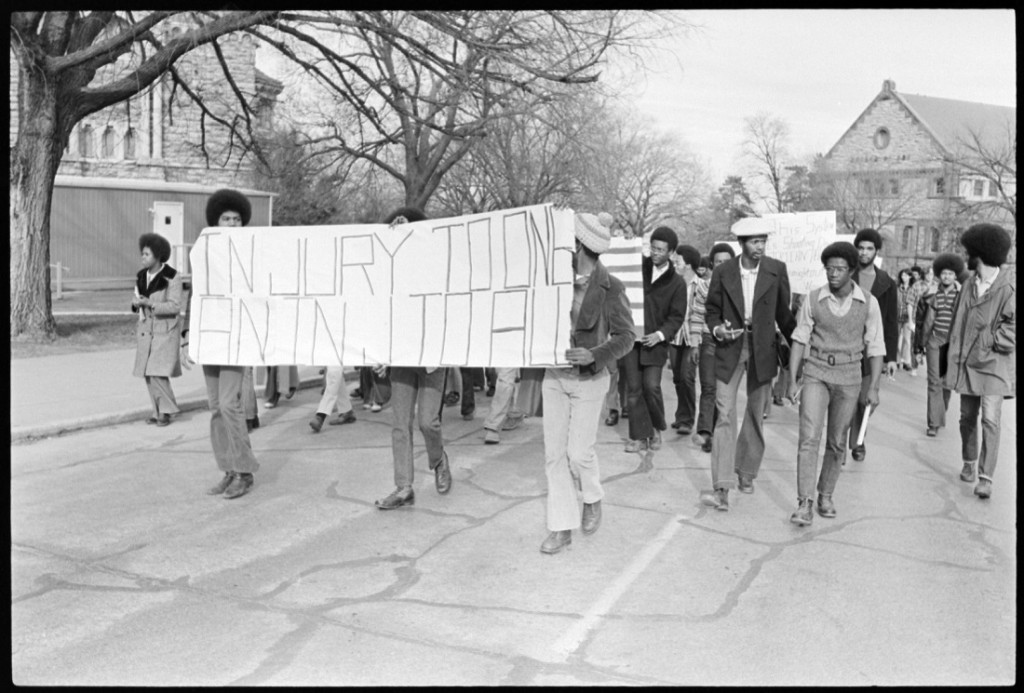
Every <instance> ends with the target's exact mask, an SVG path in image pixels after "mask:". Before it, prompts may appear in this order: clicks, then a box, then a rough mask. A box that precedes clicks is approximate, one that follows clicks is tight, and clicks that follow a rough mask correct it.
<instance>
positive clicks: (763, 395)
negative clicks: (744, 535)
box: [702, 219, 796, 510]
mask: <svg viewBox="0 0 1024 693" xmlns="http://www.w3.org/2000/svg"><path fill="white" fill-rule="evenodd" d="M744 222H747V223H744ZM751 222H755V223H751ZM756 222H757V220H756V219H741V220H740V221H739V222H737V224H736V225H734V226H733V233H734V234H735V235H736V238H737V240H739V242H740V246H741V250H742V253H741V255H740V256H739V257H738V258H735V259H733V260H729V261H728V262H725V263H723V264H722V265H720V266H719V267H717V268H716V269H715V270H714V272H712V274H711V285H710V287H708V297H707V302H706V305H705V320H706V321H707V324H708V329H710V330H711V334H712V336H713V337H714V338H715V340H716V342H717V343H716V346H715V377H716V378H717V380H718V382H717V384H716V388H715V406H716V408H717V410H718V421H717V422H716V424H715V431H714V447H713V449H712V451H711V480H712V484H713V487H714V493H713V495H712V496H709V497H705V498H703V499H702V502H704V503H705V504H706V505H711V506H713V507H715V508H717V509H718V510H728V509H729V489H730V488H731V487H732V486H733V481H732V480H731V478H729V477H730V476H731V475H732V473H735V474H736V475H737V478H738V483H739V490H740V491H741V492H743V493H753V492H754V479H755V478H756V477H757V472H758V470H759V469H760V467H761V459H762V457H764V408H765V404H766V403H767V401H768V398H769V397H770V396H771V386H772V378H774V377H775V374H776V373H777V372H778V368H779V364H778V356H777V355H776V351H775V326H776V324H777V325H778V326H779V329H780V330H781V331H782V335H783V336H784V337H785V338H786V339H787V340H788V339H789V338H790V335H791V334H792V333H793V328H794V327H795V325H796V321H795V320H794V319H793V313H792V311H791V310H790V294H789V273H788V272H787V270H786V263H784V262H782V261H780V260H775V259H773V258H770V257H766V256H765V255H764V251H765V245H766V243H767V241H768V235H769V233H770V232H771V229H772V227H771V226H769V225H766V224H759V223H756ZM744 374H745V375H746V376H747V407H746V413H745V414H744V417H743V425H742V426H741V427H740V430H739V438H737V436H736V429H737V411H736V407H737V393H738V391H739V387H740V379H741V378H742V377H743V376H744Z"/></svg>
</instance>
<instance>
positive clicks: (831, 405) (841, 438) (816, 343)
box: [789, 241, 885, 526]
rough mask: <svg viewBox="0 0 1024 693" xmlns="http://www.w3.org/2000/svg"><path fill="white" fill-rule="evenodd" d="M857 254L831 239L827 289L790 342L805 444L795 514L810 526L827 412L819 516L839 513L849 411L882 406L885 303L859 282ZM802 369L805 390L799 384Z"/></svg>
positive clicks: (825, 260) (815, 297)
mask: <svg viewBox="0 0 1024 693" xmlns="http://www.w3.org/2000/svg"><path fill="white" fill-rule="evenodd" d="M857 262H858V254H857V251H856V250H855V249H854V247H853V246H852V245H850V244H849V243H847V242H846V241H839V242H837V243H832V244H830V245H828V246H826V247H825V249H824V250H823V251H822V253H821V264H823V265H824V266H825V277H826V279H827V281H828V283H827V284H826V285H825V286H821V287H818V288H816V289H812V290H811V291H810V292H809V293H808V294H807V297H806V299H805V300H804V301H803V303H802V304H801V305H800V309H799V311H798V313H797V326H796V329H795V330H793V336H792V339H791V340H790V343H791V345H792V346H791V349H790V353H789V397H790V400H791V401H793V402H794V403H796V401H797V399H798V397H799V401H800V442H799V443H798V445H797V456H796V466H797V509H796V511H795V512H794V513H793V515H792V516H791V517H790V518H789V519H790V522H792V523H793V524H796V525H801V526H807V525H809V524H811V521H812V520H813V518H814V512H813V509H812V503H813V501H812V494H813V492H814V488H815V486H814V481H815V477H816V476H817V472H818V449H819V447H820V446H821V429H822V426H823V424H824V422H825V414H826V412H827V413H828V432H827V434H826V438H825V457H824V459H823V460H822V462H821V476H820V477H818V484H817V491H818V514H819V515H821V516H822V517H835V516H836V506H835V504H834V503H833V502H832V492H833V491H834V490H835V487H836V482H837V481H838V480H839V473H840V471H841V470H842V466H843V459H844V458H845V457H846V435H847V429H848V428H849V427H850V415H851V412H852V411H853V410H854V408H855V407H856V406H857V402H858V400H859V401H861V402H862V403H863V404H864V405H865V406H872V405H875V404H877V403H878V381H879V380H880V379H881V377H882V359H883V358H884V357H885V338H884V336H883V327H882V316H881V311H880V310H879V308H878V300H877V299H876V298H875V297H874V296H872V295H871V294H870V293H869V292H867V291H864V290H863V289H862V288H861V287H860V286H858V285H857V283H856V282H854V281H853V276H852V273H853V270H854V268H856V267H857ZM865 356H866V357H867V361H868V366H869V368H870V373H871V375H870V379H871V380H870V383H869V386H868V389H867V391H864V390H863V389H862V388H861V361H862V360H864V357H865ZM801 366H803V375H802V377H801V380H802V392H801V390H800V388H801V383H799V382H798V377H799V374H800V367H801Z"/></svg>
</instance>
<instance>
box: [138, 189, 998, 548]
mask: <svg viewBox="0 0 1024 693" xmlns="http://www.w3.org/2000/svg"><path fill="white" fill-rule="evenodd" d="M251 214H252V207H251V204H250V202H249V200H248V199H247V198H246V196H245V195H244V194H242V193H241V192H239V191H236V190H230V189H224V190H218V191H217V192H215V193H214V194H213V195H211V197H210V198H209V200H208V203H207V208H206V221H207V225H208V226H245V225H247V224H248V223H249V219H250V217H251ZM424 219H426V216H425V214H424V213H423V212H422V211H421V210H419V209H415V208H409V207H405V208H400V209H397V210H395V211H394V212H392V213H391V214H389V215H388V216H387V217H386V218H384V219H383V220H382V221H383V223H385V224H388V225H390V226H392V227H393V226H396V225H399V224H404V223H414V222H417V221H422V220H424ZM612 226H613V224H612V218H611V216H610V215H608V214H606V213H600V214H589V213H576V214H575V219H574V233H575V238H576V240H575V249H574V252H573V256H572V267H573V272H574V283H573V301H572V305H571V308H570V311H569V315H568V316H566V317H567V319H568V321H569V322H568V324H569V326H570V345H569V348H568V350H567V351H566V353H565V360H566V361H567V364H568V365H566V366H563V367H554V368H546V369H508V368H506V369H496V370H494V369H477V368H461V369H459V368H443V367H410V366H398V365H395V366H391V365H389V364H379V365H377V366H374V367H362V368H360V378H359V385H358V389H357V390H356V392H355V393H354V394H355V395H356V396H357V397H361V398H362V400H363V407H364V409H365V410H366V411H369V412H370V413H373V414H376V413H380V412H382V410H384V409H385V407H387V408H389V409H390V415H391V418H392V436H391V440H392V452H393V461H394V489H393V490H392V491H391V492H390V493H389V494H387V495H385V496H384V497H382V498H380V499H378V500H377V501H376V506H377V507H378V508H380V509H381V510H391V509H395V508H400V507H402V506H405V505H412V504H414V503H415V490H414V479H413V477H414V465H413V453H414V438H413V423H414V421H415V422H416V424H417V427H418V428H419V430H420V433H421V434H422V436H423V440H424V443H425V446H426V453H427V460H428V466H429V468H430V469H431V470H432V471H433V473H434V485H435V488H436V491H437V492H438V493H440V494H446V493H448V491H449V490H450V489H451V487H452V473H451V464H452V462H451V460H450V459H449V457H448V454H447V452H446V451H445V447H444V435H443V428H442V418H443V413H444V409H445V407H446V406H453V405H455V404H458V403H460V402H461V407H460V413H461V414H462V417H463V418H464V419H472V418H473V416H474V411H475V408H476V396H475V392H476V391H477V390H478V389H479V390H480V391H483V390H484V389H485V388H486V396H488V397H490V399H491V406H490V409H489V413H488V416H487V418H486V420H485V422H484V436H483V443H484V444H492V445H493V444H499V443H500V442H501V433H502V432H504V431H509V430H513V429H515V428H516V427H517V426H518V425H519V424H520V422H521V421H522V420H523V419H524V418H525V417H527V416H537V417H540V418H541V419H542V422H543V439H544V458H545V459H544V471H545V476H546V479H547V499H546V520H547V530H548V535H547V537H546V538H545V539H544V541H543V542H542V544H541V546H540V550H541V551H542V552H544V553H548V554H553V553H557V552H559V551H561V550H562V549H563V548H564V547H566V546H568V545H569V544H570V543H571V542H572V532H573V531H574V530H576V529H580V530H581V531H582V532H583V533H584V534H592V533H593V532H595V531H596V530H597V529H598V527H599V526H600V523H601V517H602V507H601V501H602V499H603V498H604V490H603V488H602V485H601V474H600V468H599V465H598V455H597V451H596V440H597V433H598V428H599V426H600V425H601V423H602V421H603V422H604V424H605V425H608V426H617V425H619V422H620V419H627V420H628V437H627V440H626V445H625V450H626V451H627V452H642V451H644V450H645V449H649V450H658V449H660V448H661V447H662V445H664V444H665V442H666V441H665V440H664V438H663V434H665V432H666V431H667V430H668V429H669V428H670V427H671V428H672V429H674V430H675V431H676V432H677V438H678V437H679V436H688V435H691V434H693V435H694V436H696V438H697V441H696V442H697V443H698V444H699V445H700V448H701V449H702V450H703V451H704V452H707V453H710V465H709V466H710V471H711V482H712V491H711V493H707V494H704V495H702V497H701V502H702V503H703V504H705V505H707V506H710V507H713V508H716V509H717V510H720V511H728V510H729V507H730V505H729V492H730V491H731V490H733V489H737V490H738V491H739V492H741V493H754V490H755V480H756V479H757V476H758V470H759V468H760V466H761V461H762V458H763V456H764V449H765V438H764V426H765V420H766V419H767V417H768V413H769V411H770V409H771V406H772V405H773V404H774V405H781V404H783V403H784V400H786V399H788V400H789V401H790V402H791V403H793V404H794V405H798V407H799V441H798V444H797V450H796V459H797V479H796V482H797V483H796V486H797V499H796V509H795V511H794V512H793V514H792V516H791V517H790V520H791V521H792V522H793V523H795V524H797V525H802V526H806V525H810V524H811V523H812V521H813V517H814V514H815V511H816V512H817V514H818V515H820V516H821V517H824V518H834V517H836V515H837V512H838V511H837V509H836V503H835V500H834V494H835V491H836V486H837V482H838V480H839V477H840V472H841V470H842V467H843V465H845V464H846V453H847V449H848V448H849V450H850V453H851V457H852V459H853V460H855V461H860V462H863V461H864V460H865V458H866V456H867V445H866V438H867V437H868V436H867V431H870V427H869V426H868V425H867V422H868V419H869V417H870V415H871V412H872V411H873V410H874V409H875V408H877V407H879V406H883V407H884V404H882V398H881V396H880V390H881V387H882V381H883V375H885V376H886V377H887V378H888V379H890V380H891V379H893V378H895V376H896V374H897V370H898V369H899V368H902V369H904V370H905V371H908V372H909V373H910V374H911V375H915V374H916V373H917V369H918V367H919V366H920V365H921V363H922V362H923V363H924V364H926V369H927V377H928V395H927V405H926V426H925V427H924V428H925V435H927V436H935V435H938V433H939V430H940V429H941V428H943V427H944V426H945V420H946V412H947V408H948V405H949V399H950V393H951V392H953V391H955V392H957V393H958V394H959V395H960V398H959V400H960V418H959V425H960V439H961V461H962V464H963V467H962V469H961V472H960V478H961V479H963V480H964V481H965V482H975V481H976V482H977V483H976V486H975V488H974V493H975V495H976V496H978V497H979V498H981V499H987V498H989V497H990V496H991V494H992V485H993V475H994V472H995V467H996V461H997V457H998V451H999V436H1000V420H1001V408H1002V402H1003V400H1004V399H1005V398H1010V397H1013V396H1014V395H1015V393H1016V375H1015V360H1014V352H1015V349H1016V287H1015V285H1014V282H1013V279H1012V276H1011V274H1012V273H1011V272H1010V271H1009V270H1008V269H1007V267H1006V266H1005V265H1006V260H1007V256H1008V253H1009V251H1010V248H1011V246H1012V241H1011V238H1010V235H1009V233H1008V232H1007V231H1006V230H1005V229H1003V228H1001V227H1000V226H997V225H995V224H989V223H980V224H976V225H974V226H972V227H970V228H969V229H968V230H967V231H965V232H964V233H963V234H962V235H961V237H960V244H961V245H962V248H963V256H966V262H965V261H964V259H963V257H962V256H961V255H958V254H953V253H946V254H942V255H939V256H938V257H936V258H935V260H934V261H933V263H932V265H931V267H930V268H928V270H927V271H922V270H921V268H920V267H917V266H914V267H910V268H907V269H901V270H899V272H898V273H897V276H896V278H895V279H894V278H893V277H891V276H890V275H889V274H888V273H887V272H886V271H885V270H883V269H881V268H880V267H877V266H876V262H875V260H876V256H877V255H878V253H879V252H880V251H881V250H882V236H881V234H879V232H878V231H877V230H875V229H870V228H866V229H861V230H860V231H858V232H857V234H856V236H855V238H854V242H853V244H851V243H849V242H846V241H839V242H835V243H832V244H830V245H828V246H827V247H826V248H825V249H824V250H823V251H822V253H821V257H820V259H821V264H822V266H823V267H824V270H825V277H826V282H825V283H824V284H822V285H821V286H817V287H814V288H812V289H810V290H809V291H808V292H807V293H806V294H798V293H791V291H790V283H789V275H788V272H787V268H786V264H785V263H784V262H782V261H780V260H777V259H775V258H772V257H771V235H770V233H766V232H764V231H763V230H761V229H757V230H754V231H743V232H742V233H743V234H748V235H737V236H736V242H737V243H738V245H739V248H740V252H739V254H738V255H737V254H736V252H735V250H734V248H733V244H730V243H716V244H715V245H714V246H713V247H711V248H710V249H708V252H707V253H706V254H703V253H702V252H701V251H700V250H699V249H698V248H695V247H694V246H692V245H688V244H685V243H681V242H680V240H681V237H683V238H684V239H685V233H679V232H677V231H676V230H674V229H672V228H669V227H667V226H661V227H658V228H656V229H654V230H653V231H652V232H650V233H649V234H647V235H646V236H645V237H643V238H631V237H629V236H622V234H621V233H616V232H615V231H613V228H612ZM736 228H737V229H752V228H754V227H743V226H737V227H736ZM755 234H756V235H755ZM613 247H615V248H617V249H625V250H626V251H627V252H628V251H629V250H630V248H633V247H639V248H642V252H641V261H640V266H639V268H636V267H632V266H631V267H627V268H623V267H622V265H621V264H619V263H614V264H609V266H606V265H605V264H604V263H602V254H604V253H606V252H608V251H609V249H610V248H613ZM139 251H140V253H141V261H142V270H140V271H139V273H138V275H137V277H136V284H135V289H134V297H133V299H132V301H131V308H132V310H133V311H134V312H137V313H138V323H137V326H136V337H137V353H136V359H135V367H134V373H135V375H137V376H140V377H143V378H145V382H146V386H147V388H148V391H149V395H150V400H151V403H152V407H153V415H152V416H151V417H150V418H149V419H148V423H150V424H155V425H157V426H166V425H169V424H170V423H171V421H172V417H174V416H175V415H177V414H178V411H179V409H178V406H177V404H176V402H175V398H174V393H173V390H172V388H171V383H170V379H171V378H173V377H176V376H179V375H180V374H181V369H182V367H185V368H192V367H193V366H194V365H195V363H194V362H193V361H192V359H191V358H190V357H189V355H188V333H189V322H190V314H189V301H188V289H187V287H186V286H185V284H184V282H183V277H182V276H181V274H180V273H179V272H177V271H176V270H175V269H174V268H173V267H171V266H170V265H168V264H167V261H168V259H169V257H170V253H171V248H170V244H169V242H168V241H167V240H166V239H165V238H163V237H161V236H160V235H158V234H153V233H147V234H144V235H143V236H141V237H140V239H139ZM613 252H616V251H613ZM609 267H611V268H612V269H609ZM637 269H639V271H637ZM627 286H634V287H635V286H642V303H641V305H631V302H630V300H629V298H628V297H627ZM666 363H667V364H669V367H670V369H671V372H672V384H673V387H674V388H675V392H676V395H677V406H676V411H675V413H674V415H672V416H670V415H669V414H668V413H667V412H666V407H665V401H664V398H663V394H662V390H661V382H662V374H663V370H664V368H665V365H666ZM201 367H202V371H203V377H204V380H205V383H206V390H207V397H208V400H209V408H210V412H211V416H210V444H211V447H212V449H213V456H214V459H215V460H216V463H217V466H218V468H219V469H220V470H221V472H222V476H221V478H220V479H219V480H218V481H217V483H216V484H215V485H214V486H213V487H211V488H210V489H209V490H208V492H209V493H210V494H212V495H222V496H223V497H225V498H239V497H241V496H244V495H246V494H247V493H249V492H250V491H251V489H252V488H253V487H254V484H255V473H256V472H257V471H258V469H259V463H258V462H257V460H256V457H255V455H254V454H253V450H252V444H251V441H250V435H251V434H252V431H253V430H254V429H255V428H258V426H259V416H258V414H257V398H256V393H255V386H254V375H253V368H251V367H245V366H234V365H223V364H208V363H203V364H202V366H201ZM323 375H324V384H323V389H322V393H321V394H322V397H321V400H320V402H319V404H318V406H317V408H316V412H315V414H314V415H313V417H312V418H311V420H310V422H309V426H310V429H311V430H312V431H313V432H314V433H320V432H321V430H322V427H323V425H324V423H325V422H326V423H328V424H348V423H353V422H355V421H356V416H355V412H354V411H353V407H352V403H351V395H350V393H349V391H348V387H347V385H346V381H345V377H344V372H343V368H342V367H341V366H331V367H328V368H325V369H324V372H323ZM741 382H745V389H746V398H745V405H744V406H743V408H742V411H741V410H740V408H739V406H738V404H739V402H740V399H739V397H738V394H739V388H740V384H741ZM698 384H699V396H698ZM297 387H298V372H297V369H296V368H295V367H294V366H280V367H272V368H269V369H268V372H267V385H266V388H265V391H264V397H265V402H264V406H265V407H267V408H272V407H275V406H278V405H279V404H280V398H281V395H282V394H283V395H284V396H285V398H286V399H290V398H291V397H292V395H293V394H294V393H295V390H296V388H297ZM335 411H337V415H336V416H334V418H330V417H331V416H332V414H334V412H335ZM385 415H386V414H385ZM669 419H671V420H672V421H671V423H669ZM979 419H980V425H979ZM822 437H824V439H825V451H824V454H823V455H822V454H819V453H820V448H821V442H822Z"/></svg>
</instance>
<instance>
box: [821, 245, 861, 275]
mask: <svg viewBox="0 0 1024 693" xmlns="http://www.w3.org/2000/svg"><path fill="white" fill-rule="evenodd" d="M832 257H835V258H840V259H842V260H846V264H847V265H848V266H849V268H850V269H851V270H852V269H855V268H856V267H857V249H856V248H854V247H853V245H852V244H850V243H849V242H848V241H836V242H835V243H829V244H828V245H826V246H825V249H824V250H822V251H821V264H822V265H825V264H827V263H828V260H829V258H832Z"/></svg>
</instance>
